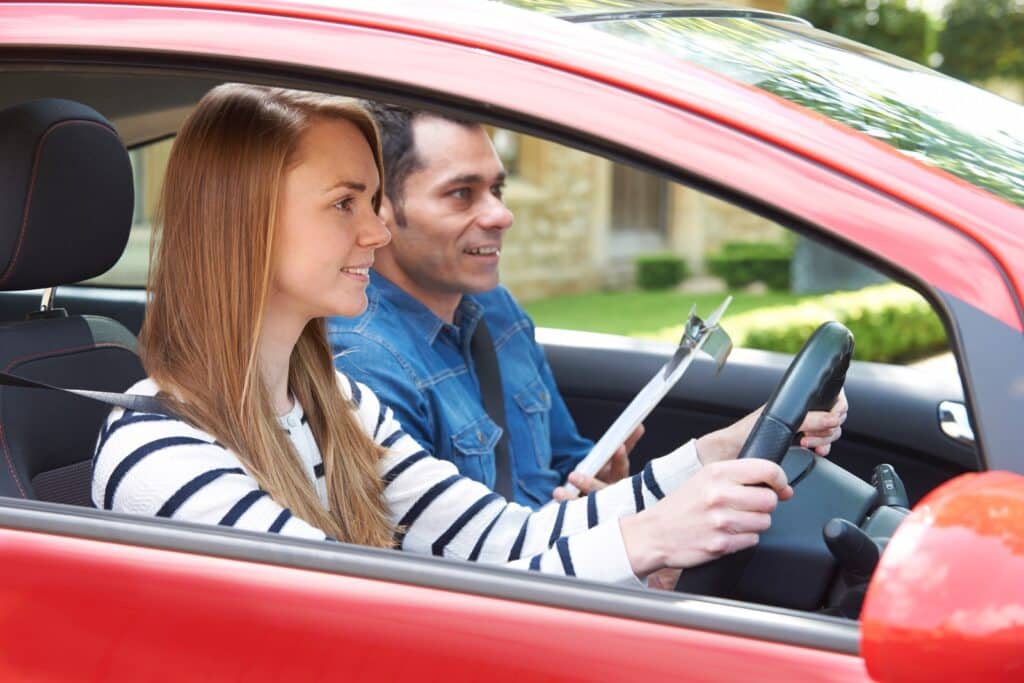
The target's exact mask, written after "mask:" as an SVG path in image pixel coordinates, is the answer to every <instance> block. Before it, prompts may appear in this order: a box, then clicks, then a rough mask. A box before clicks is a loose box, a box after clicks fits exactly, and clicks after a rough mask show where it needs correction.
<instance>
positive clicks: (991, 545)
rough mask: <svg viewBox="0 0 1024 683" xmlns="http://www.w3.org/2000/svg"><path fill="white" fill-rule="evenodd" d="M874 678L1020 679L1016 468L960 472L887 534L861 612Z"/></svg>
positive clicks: (1022, 579) (1022, 523) (1023, 670)
mask: <svg viewBox="0 0 1024 683" xmlns="http://www.w3.org/2000/svg"><path fill="white" fill-rule="evenodd" d="M861 634H862V635H861V654H862V655H863V657H864V660H865V663H866V665H867V669H868V672H869V674H870V675H871V677H872V679H874V680H877V681H882V682H885V683H889V682H892V683H896V682H900V683H904V682H909V681H929V682H930V681H937V680H947V681H968V680H972V681H980V680H991V681H1010V680H1018V681H1019V680H1024V477H1022V476H1019V475H1016V474H1011V473H1009V472H986V473H983V474H968V475H964V476H961V477H958V478H957V479H954V480H953V481H950V482H948V483H946V484H944V485H943V486H940V487H939V488H938V489H936V490H935V491H933V492H932V493H930V494H929V495H928V496H927V497H926V498H925V499H924V500H922V501H921V502H920V503H919V504H918V505H917V507H916V508H915V509H914V512H913V513H912V514H911V515H910V516H909V517H907V519H906V520H904V522H903V524H901V525H900V527H899V529H898V530H897V531H896V533H895V534H894V536H893V538H892V540H891V541H890V543H889V545H888V546H887V547H886V550H885V553H884V554H883V555H882V559H881V561H880V562H879V565H878V568H877V570H876V571H875V575H874V577H873V578H872V581H871V585H870V587H869V588H868V593H867V597H866V599H865V602H864V608H863V610H862V612H861Z"/></svg>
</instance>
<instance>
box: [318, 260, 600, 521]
mask: <svg viewBox="0 0 1024 683" xmlns="http://www.w3.org/2000/svg"><path fill="white" fill-rule="evenodd" d="M367 298H368V299H369V305H368V306H367V309H366V312H365V313H364V314H363V315H361V316H360V317H358V318H341V317H335V318H331V319H329V320H328V323H327V330H328V337H329V339H330V342H331V346H332V347H333V349H334V353H335V354H338V355H336V357H335V365H336V366H337V367H338V369H339V370H341V371H342V372H344V373H345V374H346V375H348V376H350V377H352V378H353V379H356V380H358V381H361V382H364V383H366V384H367V385H368V386H369V387H370V388H371V389H373V391H374V392H375V393H376V394H377V395H378V396H379V397H380V399H381V402H382V403H383V404H384V405H386V406H389V407H390V408H391V409H392V410H393V411H394V412H395V417H397V418H398V421H399V422H400V423H401V424H402V426H403V428H404V430H405V431H406V433H408V434H410V435H411V436H412V437H413V438H414V439H416V441H418V442H419V443H420V444H421V445H422V446H423V447H424V448H425V449H426V450H427V451H428V452H429V453H431V454H433V455H434V456H436V457H438V458H443V459H445V460H449V461H451V462H453V463H455V465H456V466H457V467H458V468H459V472H461V473H462V474H464V475H465V476H467V477H470V478H471V479H475V480H477V481H479V482H481V483H482V484H484V485H486V486H488V487H491V488H494V478H495V467H494V448H495V446H496V445H497V443H498V439H499V437H500V436H501V428H500V427H498V426H497V425H496V424H495V423H494V422H493V421H492V420H491V418H490V417H489V416H488V415H487V412H486V410H485V409H484V406H483V401H482V399H481V397H480V385H479V383H478V381H477V378H476V373H475V371H474V368H473V360H472V357H471V355H470V352H469V341H470V339H471V338H472V336H473V332H474V331H475V330H476V326H477V323H478V322H479V320H480V318H481V316H483V317H484V319H486V321H487V328H488V330H489V331H490V333H491V338H492V339H493V340H494V346H495V351H496V352H497V355H498V363H499V365H500V372H501V381H502V390H503V393H504V397H505V424H506V426H507V427H508V431H509V443H508V448H509V457H510V460H511V468H512V479H513V487H514V494H515V495H514V498H515V501H516V502H517V503H520V504H522V505H527V506H529V507H533V508H537V507H540V506H541V505H543V504H545V503H547V502H548V501H550V500H551V491H552V489H554V488H555V487H556V486H558V485H559V484H561V483H562V482H564V481H565V478H566V476H567V475H568V474H569V472H571V471H572V469H573V467H575V465H576V463H577V462H579V461H580V460H581V459H582V458H583V456H585V455H586V454H587V453H588V452H589V451H590V449H591V448H592V447H593V443H592V442H591V441H589V440H587V439H584V438H583V437H582V436H580V434H579V433H578V432H577V431H576V424H575V423H574V422H573V420H572V417H571V416H570V415H569V411H568V409H567V408H566V407H565V402H564V401H563V400H562V397H561V395H560V394H559V393H558V388H557V387H556V386H555V380H554V376H553V375H552V374H551V368H550V366H549V365H548V362H547V359H546V358H545V357H544V351H543V350H542V349H541V347H540V345H538V344H537V342H536V340H535V339H534V326H533V321H531V320H530V318H529V317H528V316H527V315H526V312H525V311H524V310H523V309H522V308H521V307H520V306H519V305H518V304H517V303H516V302H515V300H514V299H513V298H512V295H511V294H509V293H508V291H507V290H506V289H505V288H503V287H498V288H497V289H494V290H492V291H490V292H486V293H484V294H475V295H465V296H463V297H462V301H461V302H460V304H459V306H458V308H457V309H456V312H455V321H456V322H455V324H454V325H452V324H448V323H445V322H444V321H442V320H441V319H440V318H438V317H437V316H436V315H434V314H433V313H432V312H431V311H430V310H429V309H428V308H427V307H426V306H424V305H423V304H421V303H420V302H419V301H417V300H416V299H414V298H413V297H412V296H410V295H409V294H407V293H405V292H404V291H403V290H401V289H399V288H398V287H397V286H395V285H394V284H392V283H391V282H389V281H388V280H387V279H385V278H384V277H382V276H380V275H379V274H377V273H371V282H370V286H369V287H368V288H367Z"/></svg>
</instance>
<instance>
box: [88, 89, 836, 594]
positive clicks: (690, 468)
mask: <svg viewBox="0 0 1024 683" xmlns="http://www.w3.org/2000/svg"><path fill="white" fill-rule="evenodd" d="M382 177H383V174H382V169H381V162H380V151H379V143H378V139H377V134H376V130H375V128H374V125H373V123H372V121H371V119H370V118H369V116H368V115H367V114H366V113H365V111H364V110H363V109H361V108H360V107H359V106H358V105H357V104H356V103H354V102H353V101H351V100H348V99H344V98H338V97H330V96H322V95H315V94H311V93H303V92H295V91H287V90H278V89H269V88H262V87H253V86H244V85H224V86H220V87H218V88H216V89H214V90H213V91H211V92H210V93H209V94H208V95H207V96H206V97H204V98H203V100H202V101H201V102H200V103H199V106H198V107H197V108H196V110H195V111H194V112H193V114H192V115H191V116H190V117H189V119H188V121H186V123H185V125H184V128H183V129H182V131H181V133H180V135H179V136H178V138H177V141H176V142H175V145H174V149H173V151H172V153H171V158H170V161H169V163H168V168H167V174H166V179H165V181H164V191H163V197H162V202H161V215H160V220H159V234H158V237H157V239H156V241H155V243H156V247H155V251H154V259H153V267H152V271H151V276H150V285H149V291H150V295H151V299H150V302H149V305H148V308H147V313H146V321H145V325H144V327H143V330H142V334H141V338H140V348H141V354H142V358H143V362H144V364H145V367H146V370H147V372H148V373H149V378H148V379H146V380H144V381H143V382H141V383H139V384H137V385H136V386H135V387H133V388H132V390H131V391H132V392H134V393H139V394H146V395H155V394H158V393H159V394H160V395H162V396H164V397H165V398H166V400H167V401H168V403H169V405H171V406H172V407H173V410H174V412H176V413H177V414H178V415H180V418H181V419H176V418H172V417H168V416H165V415H158V414H140V413H134V412H132V411H123V410H121V409H116V410H114V411H113V412H112V413H111V415H110V417H109V419H108V420H107V423H106V425H105V426H104V429H103V430H102V432H101V434H100V438H99V441H98V444H97V455H96V459H95V467H94V479H93V500H94V502H95V504H96V505H97V507H101V508H104V509H108V510H110V509H112V510H118V511H122V512H130V513H136V514H145V515H157V516H163V517H172V518H174V519H183V520H189V521H194V522H203V523H211V524H221V525H227V526H234V527H238V528H243V529H250V530H259V531H269V532H272V533H280V534H285V535H289V536H297V537H305V538H312V539H321V540H323V539H329V540H339V541H346V542H352V543H360V544H366V545H372V546H379V547H398V548H402V549H406V550H412V551H415V552H423V553H433V554H435V555H445V556H449V557H459V558H464V559H470V560H480V561H484V562H495V563H505V562H508V563H511V564H513V565H515V566H521V567H528V568H531V569H537V570H541V571H545V572H553V573H559V574H569V575H578V576H584V577H587V578H592V579H601V580H608V581H618V582H627V583H629V582H635V581H636V580H637V577H643V576H645V575H647V574H649V573H651V572H653V571H655V570H657V569H660V568H662V567H675V568H678V567H688V566H693V565H696V564H700V563H702V562H705V561H707V560H709V559H712V558H714V557H716V556H718V555H721V554H723V553H728V552H732V551H735V550H738V549H740V548H743V547H747V546H749V545H751V544H753V543H756V542H757V534H758V532H760V531H762V530H764V529H766V528H767V527H768V525H769V523H770V518H769V513H770V512H771V511H772V509H774V507H775V505H776V502H777V501H778V500H779V498H783V499H784V498H787V497H789V496H790V495H792V491H791V489H790V488H789V487H788V486H787V484H786V479H785V475H784V474H783V472H782V470H781V469H780V468H779V467H778V466H777V465H775V464H773V463H770V462H767V461H764V460H743V461H736V460H734V458H735V455H736V453H737V451H738V449H739V447H740V445H741V444H742V443H743V440H744V439H745V438H746V435H747V432H749V430H750V427H751V425H752V424H753V420H754V418H755V416H754V415H752V416H748V417H747V418H744V419H743V420H741V421H740V422H738V423H736V424H735V425H733V426H731V427H729V428H727V429H725V430H722V431H720V432H715V433H713V434H710V435H708V436H705V437H703V438H702V439H700V440H698V441H697V442H691V443H688V444H686V445H684V446H682V447H681V448H679V449H678V450H677V451H675V452H673V453H671V454H669V455H667V456H664V457H662V458H659V459H657V460H655V461H653V462H652V463H650V464H649V465H648V466H647V468H646V469H645V470H644V472H643V473H642V474H640V475H637V476H635V477H633V478H632V479H626V480H623V481H621V482H619V483H617V484H615V485H612V486H609V487H607V488H604V489H602V490H600V491H597V492H596V493H592V494H591V495H590V496H588V497H587V498H586V499H581V500H573V501H566V502H562V503H559V504H552V505H548V506H546V507H545V508H543V509H541V510H540V511H538V512H535V513H534V512H531V511H530V510H529V509H527V508H524V507H520V506H517V505H514V504H508V503H506V502H505V501H504V500H502V499H501V498H500V497H499V496H498V495H497V494H495V493H493V492H491V491H489V490H487V489H486V488H485V487H483V486H481V485H480V484H478V483H476V482H473V481H471V480H469V479H466V478H463V477H461V476H459V475H458V474H457V471H456V469H455V467H454V466H453V465H451V464H450V463H447V462H444V461H441V460H437V459H435V458H432V457H431V456H430V454H428V453H426V452H424V451H423V450H422V449H421V448H420V447H419V446H418V445H417V444H416V442H415V441H413V440H412V439H411V438H410V437H408V436H407V435H405V434H404V433H403V432H402V429H401V426H400V425H399V424H397V423H396V421H395V420H394V419H393V417H392V415H391V411H390V410H389V409H388V408H387V407H386V406H382V405H380V403H379V402H378V401H377V399H376V397H375V396H374V394H373V393H372V392H371V391H370V390H369V389H368V388H367V387H365V386H363V385H360V384H357V383H354V382H351V381H349V380H348V379H347V378H346V377H345V376H343V375H341V374H339V373H336V371H335V370H334V366H333V363H332V358H331V355H330V352H329V347H328V345H327V341H326V337H325V333H324V323H323V318H324V317H325V316H330V315H346V316H355V315H358V314H359V313H360V312H362V310H363V309H364V307H365V306H366V296H365V291H364V290H365V287H366V284H367V282H368V277H367V272H368V269H369V268H370V266H371V265H372V264H373V253H374V249H376V248H378V247H380V246H382V245H384V244H386V243H387V242H388V240H389V239H390V236H389V234H388V232H387V230H386V229H385V227H384V225H383V223H382V222H381V220H380V219H379V218H378V215H377V211H378V208H379V205H380V198H381V178H382ZM845 410H846V406H845V401H842V402H841V403H840V405H839V406H837V408H836V409H834V410H833V412H832V413H814V414H812V415H811V416H810V417H809V418H808V421H807V422H806V423H805V424H804V426H803V429H804V431H805V432H807V433H808V434H809V437H808V440H807V441H805V445H809V446H812V447H818V448H819V449H821V450H827V448H828V444H830V443H831V441H833V440H834V439H835V438H838V435H839V424H840V423H841V422H842V420H843V418H844V417H845ZM698 452H699V455H698ZM755 483H762V484H767V486H766V487H754V486H746V484H755Z"/></svg>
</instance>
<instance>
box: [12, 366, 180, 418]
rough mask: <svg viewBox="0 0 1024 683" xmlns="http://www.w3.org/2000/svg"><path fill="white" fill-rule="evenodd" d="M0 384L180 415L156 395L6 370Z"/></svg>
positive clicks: (139, 411)
mask: <svg viewBox="0 0 1024 683" xmlns="http://www.w3.org/2000/svg"><path fill="white" fill-rule="evenodd" d="M0 386H5V387H23V388H26V389H49V390H51V391H63V392H64V393H66V394H74V395H75V396H81V397H82V398H87V399H90V400H93V401H99V402H100V403H106V404H107V405H109V406H114V407H116V408H124V409H126V410H134V411H135V412H137V413H156V414H158V415H167V416H168V417H175V418H176V417H178V415H177V414H175V412H174V411H173V410H171V409H170V408H169V407H168V406H167V403H166V402H165V401H163V400H161V399H159V398H157V397H156V396H138V395H136V394H119V393H117V392H113V391H92V390H91V389H66V388H64V387H58V386H54V385H52V384H47V383H46V382H38V381H36V380H34V379H28V378H26V377H18V376H17V375H10V374H8V373H6V372H0Z"/></svg>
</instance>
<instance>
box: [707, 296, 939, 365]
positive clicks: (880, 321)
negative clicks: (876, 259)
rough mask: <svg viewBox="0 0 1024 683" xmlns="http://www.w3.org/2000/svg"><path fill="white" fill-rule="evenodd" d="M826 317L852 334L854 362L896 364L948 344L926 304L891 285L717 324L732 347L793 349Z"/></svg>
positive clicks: (764, 310)
mask: <svg viewBox="0 0 1024 683" xmlns="http://www.w3.org/2000/svg"><path fill="white" fill-rule="evenodd" d="M826 320H838V321H839V322H841V323H843V324H844V325H846V326H847V327H848V328H849V329H850V331H851V332H853V336H854V339H855V340H856V349H855V351H854V355H853V357H854V358H855V359H856V360H871V361H879V362H884V363H892V362H901V361H908V360H915V359H918V358H923V357H926V356H929V355H932V354H935V353H939V352H942V351H945V350H946V349H947V348H948V344H947V341H946V331H945V329H944V328H943V327H942V323H941V321H940V320H939V317H938V316H937V315H936V314H935V311H934V310H933V309H932V307H931V306H930V305H929V304H928V302H927V301H925V300H924V299H923V298H922V297H921V296H920V295H919V294H918V293H917V292H915V291H914V290H912V289H908V288H906V287H903V286H902V285H896V284H889V285H877V286H874V287H867V288H865V289H861V290H858V291H856V292H843V293H840V294H829V295H826V296H823V297H821V298H818V299H814V300H812V301H808V302H804V303H801V304H798V305H796V306H782V307H777V308H768V309H762V310H759V311H751V312H749V313H743V314H740V315H738V316H735V317H733V318H730V317H729V316H728V315H726V318H725V320H723V323H722V324H723V326H724V327H725V329H726V331H728V332H729V334H730V335H731V336H732V338H733V342H734V343H735V344H736V345H737V346H745V347H748V348H755V349H765V350H767V351H782V352H785V353H796V352H797V351H799V350H800V347H802V346H803V344H804V342H806V341H807V338H808V337H810V336H811V333H812V332H814V330H815V329H817V328H818V326H819V325H820V324H821V323H822V322H824V321H826Z"/></svg>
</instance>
